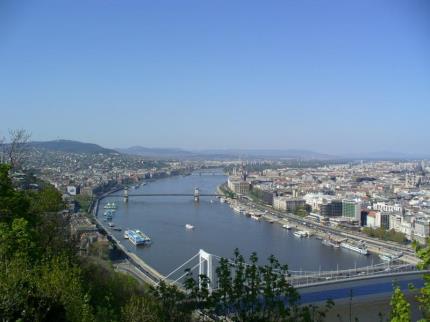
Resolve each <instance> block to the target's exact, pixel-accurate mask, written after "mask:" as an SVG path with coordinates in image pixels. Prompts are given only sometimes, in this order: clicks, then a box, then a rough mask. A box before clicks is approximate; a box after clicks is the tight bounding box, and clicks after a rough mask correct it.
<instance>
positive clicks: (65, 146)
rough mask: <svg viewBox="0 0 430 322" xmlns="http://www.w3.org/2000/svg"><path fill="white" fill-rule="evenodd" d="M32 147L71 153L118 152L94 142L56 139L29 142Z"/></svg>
mask: <svg viewBox="0 0 430 322" xmlns="http://www.w3.org/2000/svg"><path fill="white" fill-rule="evenodd" d="M29 145H30V147H33V148H36V149H46V150H50V151H61V152H70V153H93V154H98V153H103V154H118V152H117V151H115V150H111V149H106V148H103V147H101V146H100V145H97V144H94V143H84V142H78V141H72V140H54V141H33V142H30V143H29Z"/></svg>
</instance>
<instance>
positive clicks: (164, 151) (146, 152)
mask: <svg viewBox="0 0 430 322" xmlns="http://www.w3.org/2000/svg"><path fill="white" fill-rule="evenodd" d="M115 150H116V151H118V152H120V153H124V154H133V155H139V156H144V157H148V158H150V157H153V158H155V157H160V158H178V157H179V158H183V157H192V156H194V153H192V152H190V151H186V150H182V149H177V148H147V147H143V146H132V147H129V148H116V149H115Z"/></svg>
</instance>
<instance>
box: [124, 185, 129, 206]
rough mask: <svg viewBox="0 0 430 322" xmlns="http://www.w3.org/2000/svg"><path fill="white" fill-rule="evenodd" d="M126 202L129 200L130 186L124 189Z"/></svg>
mask: <svg viewBox="0 0 430 322" xmlns="http://www.w3.org/2000/svg"><path fill="white" fill-rule="evenodd" d="M124 202H125V203H127V202H128V187H125V189H124Z"/></svg>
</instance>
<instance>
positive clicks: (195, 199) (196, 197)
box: [194, 187, 200, 202]
mask: <svg viewBox="0 0 430 322" xmlns="http://www.w3.org/2000/svg"><path fill="white" fill-rule="evenodd" d="M194 201H195V202H199V201H200V190H199V188H197V187H196V188H195V189H194Z"/></svg>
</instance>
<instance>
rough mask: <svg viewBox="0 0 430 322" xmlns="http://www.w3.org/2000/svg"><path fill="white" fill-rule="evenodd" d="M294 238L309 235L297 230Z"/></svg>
mask: <svg viewBox="0 0 430 322" xmlns="http://www.w3.org/2000/svg"><path fill="white" fill-rule="evenodd" d="M294 236H296V237H299V238H302V237H307V236H308V233H307V232H305V231H303V230H297V231H295V232H294Z"/></svg>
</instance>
